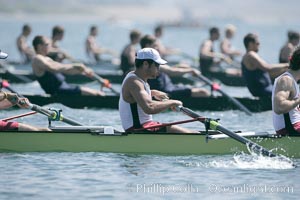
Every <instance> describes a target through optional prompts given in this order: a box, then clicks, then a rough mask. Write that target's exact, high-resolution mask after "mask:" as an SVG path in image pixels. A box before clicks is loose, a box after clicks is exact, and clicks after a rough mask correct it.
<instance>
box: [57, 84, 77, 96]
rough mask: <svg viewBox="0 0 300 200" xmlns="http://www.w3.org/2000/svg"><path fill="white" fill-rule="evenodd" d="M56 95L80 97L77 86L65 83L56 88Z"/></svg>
mask: <svg viewBox="0 0 300 200" xmlns="http://www.w3.org/2000/svg"><path fill="white" fill-rule="evenodd" d="M56 94H59V95H81V90H80V87H79V86H77V85H69V84H67V83H66V82H63V84H61V86H60V87H59V88H58V90H57V92H56Z"/></svg>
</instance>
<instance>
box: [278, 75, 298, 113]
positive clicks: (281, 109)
mask: <svg viewBox="0 0 300 200" xmlns="http://www.w3.org/2000/svg"><path fill="white" fill-rule="evenodd" d="M293 90H294V86H293V82H292V80H291V79H290V78H288V77H282V78H281V79H280V80H278V83H277V85H276V90H275V95H274V112H275V113H276V114H284V113H288V112H289V111H290V110H292V109H293V108H295V107H296V106H298V105H299V104H300V98H297V99H293V96H294V94H295V91H293Z"/></svg>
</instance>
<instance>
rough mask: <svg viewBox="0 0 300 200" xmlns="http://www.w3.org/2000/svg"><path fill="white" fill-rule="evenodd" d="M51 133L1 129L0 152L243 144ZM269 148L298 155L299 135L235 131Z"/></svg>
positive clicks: (93, 131)
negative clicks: (278, 135) (286, 135)
mask: <svg viewBox="0 0 300 200" xmlns="http://www.w3.org/2000/svg"><path fill="white" fill-rule="evenodd" d="M52 130H53V132H51V133H49V132H8V131H5V132H1V133H0V152H112V153H138V154H171V155H187V154H194V155H216V154H220V155H224V154H234V153H236V152H241V151H243V152H248V151H247V147H246V146H245V145H243V144H241V143H239V142H237V141H235V140H233V139H232V138H228V137H227V136H226V135H224V134H221V133H220V132H218V131H209V134H208V135H206V134H205V132H202V133H199V134H175V133H173V134H172V133H171V134H165V133H164V134H162V133H143V132H139V133H124V132H120V131H118V130H116V129H113V128H112V127H95V126H87V127H84V126H79V127H74V126H73V127H69V126H63V127H52ZM237 134H239V135H242V136H245V137H247V138H249V139H251V140H252V141H254V142H256V143H258V144H259V145H263V146H264V147H266V148H268V149H270V150H273V152H274V153H277V154H282V155H285V156H289V157H294V158H300V149H299V148H300V137H276V136H275V135H273V134H270V133H268V132H261V133H258V132H244V133H237Z"/></svg>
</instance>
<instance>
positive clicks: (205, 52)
mask: <svg viewBox="0 0 300 200" xmlns="http://www.w3.org/2000/svg"><path fill="white" fill-rule="evenodd" d="M211 46H212V43H211V41H208V40H207V41H205V42H204V44H203V45H202V46H201V49H200V55H201V56H202V57H208V58H214V57H215V53H214V52H211V50H210V49H211Z"/></svg>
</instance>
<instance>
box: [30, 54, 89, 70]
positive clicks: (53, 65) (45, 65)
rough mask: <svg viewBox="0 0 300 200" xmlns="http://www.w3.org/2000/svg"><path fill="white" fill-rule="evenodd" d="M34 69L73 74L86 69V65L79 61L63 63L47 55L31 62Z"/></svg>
mask: <svg viewBox="0 0 300 200" xmlns="http://www.w3.org/2000/svg"><path fill="white" fill-rule="evenodd" d="M32 66H33V68H34V69H37V70H39V69H42V70H46V71H51V72H61V73H65V74H70V75H75V74H82V73H84V72H85V71H86V67H85V66H84V65H83V64H81V63H76V64H64V63H59V62H56V61H54V60H52V59H51V58H48V57H41V56H40V57H37V58H36V59H34V61H33V64H32Z"/></svg>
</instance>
